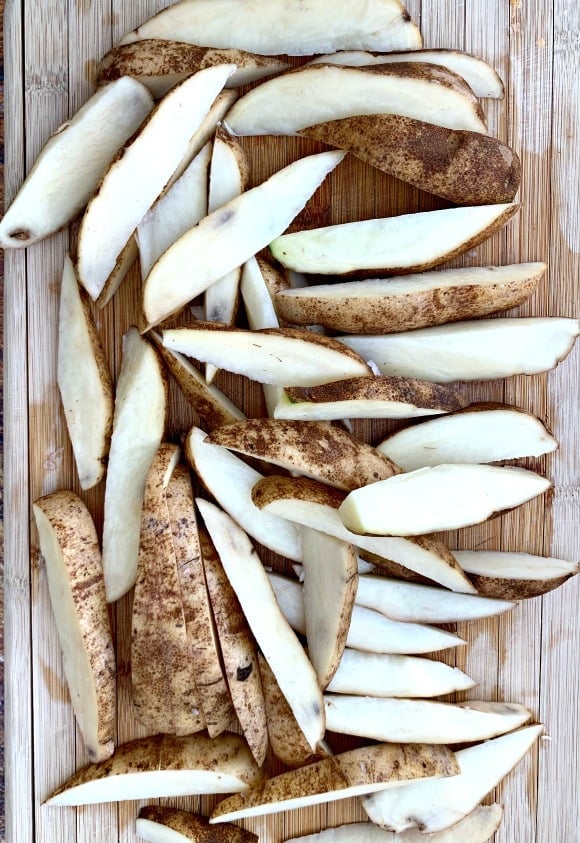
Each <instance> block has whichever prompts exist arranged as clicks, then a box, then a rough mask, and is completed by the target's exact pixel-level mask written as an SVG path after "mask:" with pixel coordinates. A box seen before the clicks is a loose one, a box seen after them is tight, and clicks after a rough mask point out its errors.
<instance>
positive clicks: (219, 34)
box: [121, 0, 422, 55]
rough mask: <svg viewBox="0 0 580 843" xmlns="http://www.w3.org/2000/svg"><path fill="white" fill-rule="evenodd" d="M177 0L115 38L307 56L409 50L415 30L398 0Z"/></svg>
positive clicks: (417, 42)
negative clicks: (178, 0) (241, 2)
mask: <svg viewBox="0 0 580 843" xmlns="http://www.w3.org/2000/svg"><path fill="white" fill-rule="evenodd" d="M239 15H240V7H239V4H238V3H237V2H235V0H182V2H181V3H175V4H174V5H173V6H170V7H169V8H168V9H165V11H163V12H160V13H159V14H158V15H155V17H153V18H151V19H150V20H148V21H146V22H145V23H143V24H141V26H139V27H137V29H135V30H133V31H132V32H129V33H128V34H127V35H125V37H124V38H123V39H122V42H121V43H131V42H132V41H136V40H138V39H143V38H166V39H167V38H174V39H175V40H178V41H187V42H189V43H192V44H207V45H208V46H210V47H221V48H223V47H227V46H229V47H236V48H238V49H242V50H251V51H252V52H255V53H261V54H263V55H276V54H278V53H286V54H288V55H313V54H314V53H324V52H330V51H331V50H338V49H340V48H343V49H353V50H354V49H356V50H359V49H360V50H412V49H417V48H419V47H421V46H422V38H421V33H420V32H419V29H418V28H417V26H415V24H414V23H413V22H412V21H411V19H410V17H409V14H408V13H407V11H406V9H405V8H404V7H403V5H402V4H401V3H400V0H372V2H370V3H369V2H368V0H355V2H346V0H338V2H334V3H333V4H332V6H329V5H328V3H326V2H325V0H315V2H311V3H309V4H308V6H304V4H303V3H301V2H300V0H289V2H288V0H274V2H272V0H252V2H249V3H248V2H246V3H245V5H244V19H243V22H242V23H241V22H240V17H239Z"/></svg>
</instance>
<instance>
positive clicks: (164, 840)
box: [135, 805, 258, 843]
mask: <svg viewBox="0 0 580 843" xmlns="http://www.w3.org/2000/svg"><path fill="white" fill-rule="evenodd" d="M135 832H136V834H137V836H138V837H142V838H143V840H149V841H150V843H187V841H193V843H258V838H257V837H256V835H255V834H252V833H251V832H250V831H245V830H244V829H243V828H238V827H237V826H235V825H229V824H228V823H224V824H223V825H220V826H219V829H216V828H212V826H211V825H210V824H209V822H208V821H207V820H206V818H205V817H200V816H199V815H197V814H191V813H189V811H180V810H178V809H177V808H168V807H167V806H165V805H147V806H146V807H145V808H141V810H140V811H139V816H138V817H137V820H136V822H135Z"/></svg>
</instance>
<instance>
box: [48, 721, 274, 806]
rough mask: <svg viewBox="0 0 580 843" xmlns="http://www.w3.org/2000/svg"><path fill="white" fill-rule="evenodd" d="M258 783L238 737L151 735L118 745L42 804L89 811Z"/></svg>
mask: <svg viewBox="0 0 580 843" xmlns="http://www.w3.org/2000/svg"><path fill="white" fill-rule="evenodd" d="M260 777H261V773H260V769H259V767H258V765H257V764H256V762H255V761H254V759H253V757H252V754H251V752H250V751H249V749H248V747H247V744H246V742H245V740H244V739H243V738H242V737H240V736H239V735H233V734H229V733H226V734H223V735H220V736H219V737H218V738H208V737H206V736H205V735H189V736H187V737H175V736H172V735H155V736H153V737H149V738H141V739H139V740H135V741H130V742H129V743H126V744H123V745H122V746H120V747H118V748H117V751H116V752H115V754H114V755H113V756H112V758H109V759H108V760H107V761H102V762H101V763H100V764H89V765H88V766H87V767H83V768H82V769H81V770H78V771H77V772H76V773H74V774H73V775H72V776H71V777H70V779H68V781H66V782H65V783H64V784H63V785H61V787H59V788H58V789H57V790H55V792H54V793H53V794H52V796H50V797H49V798H48V799H47V800H46V802H45V803H44V804H45V805H93V804H95V803H97V802H123V801H125V800H132V799H159V798H163V797H166V796H186V795H188V794H204V793H209V794H213V793H235V792H237V791H240V790H246V789H247V788H248V787H250V786H251V785H252V784H254V783H256V782H257V781H259V779H260Z"/></svg>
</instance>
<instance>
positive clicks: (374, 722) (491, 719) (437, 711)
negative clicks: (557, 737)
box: [324, 694, 532, 744]
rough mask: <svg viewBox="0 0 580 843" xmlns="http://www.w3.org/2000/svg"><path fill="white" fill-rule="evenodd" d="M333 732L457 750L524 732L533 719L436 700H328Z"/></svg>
mask: <svg viewBox="0 0 580 843" xmlns="http://www.w3.org/2000/svg"><path fill="white" fill-rule="evenodd" d="M324 705H325V708H326V726H327V728H328V730H329V731H331V732H338V733H340V734H344V735H358V736H359V737H363V738H371V739H372V740H377V741H389V742H393V743H429V744H452V743H469V742H471V741H481V740H486V739H488V738H493V737H495V736H496V735H503V734H505V733H506V732H511V731H513V730H514V729H517V728H518V727H519V726H523V725H524V723H526V722H527V721H528V720H530V719H531V716H532V713H531V712H530V711H529V710H528V709H527V708H525V707H524V706H523V705H517V704H515V703H501V702H486V703H480V702H479V701H474V700H470V701H469V702H466V703H459V704H458V705H453V704H452V703H441V702H434V701H432V700H413V699H388V698H381V697H360V696H354V695H348V694H325V695H324Z"/></svg>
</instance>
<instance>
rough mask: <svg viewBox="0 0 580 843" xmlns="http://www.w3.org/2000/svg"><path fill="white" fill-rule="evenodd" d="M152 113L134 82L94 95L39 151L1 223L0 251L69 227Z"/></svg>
mask: <svg viewBox="0 0 580 843" xmlns="http://www.w3.org/2000/svg"><path fill="white" fill-rule="evenodd" d="M152 108H153V99H152V97H151V94H150V93H149V91H148V90H147V89H146V88H144V87H143V85H141V84H140V83H139V82H137V81H136V80H135V79H119V80H117V81H116V82H112V83H111V84H110V85H107V86H106V87H104V88H101V90H100V91H97V93H96V94H94V95H93V96H92V97H91V98H90V99H89V100H88V101H87V102H86V103H85V105H84V106H83V107H82V108H81V109H80V110H79V111H78V112H77V113H76V114H75V115H74V117H72V118H71V119H70V120H69V121H68V122H66V123H64V125H62V126H61V127H60V129H58V130H57V131H56V133H55V134H54V135H53V136H52V137H51V138H50V139H49V140H48V142H47V144H46V145H45V147H44V149H43V150H42V151H41V153H40V155H39V157H38V159H37V161H36V163H35V164H34V166H33V168H32V169H31V171H30V173H29V174H28V176H27V178H26V181H25V182H24V184H23V185H22V187H21V188H20V190H19V191H18V193H17V195H16V197H15V198H14V200H13V202H12V204H11V205H10V207H9V208H8V210H7V212H6V214H5V215H4V218H3V219H2V221H1V222H0V246H2V248H4V249H6V248H10V247H12V248H21V247H24V246H30V245H31V244H32V243H36V242H37V241H39V240H42V239H43V238H44V237H47V236H48V235H49V234H52V233H53V232H55V231H58V230H59V229H60V228H62V227H63V226H65V225H67V224H68V223H69V222H70V221H71V220H72V219H73V217H74V216H75V215H76V214H77V213H78V212H79V211H81V210H82V209H83V207H84V206H85V205H86V204H87V202H88V201H89V199H90V197H91V195H92V193H93V192H94V191H95V189H96V187H97V185H98V183H99V181H100V179H101V178H102V176H103V173H104V172H105V171H106V169H107V167H108V166H109V164H110V163H111V161H112V160H113V158H114V157H115V155H116V153H117V151H118V149H119V147H121V146H122V145H123V144H124V143H125V142H126V141H127V139H128V138H130V137H131V135H132V134H133V133H134V132H135V131H136V130H137V129H138V128H139V126H140V124H141V123H142V122H143V120H144V119H145V118H146V117H147V115H148V114H149V112H150V111H151V109H152Z"/></svg>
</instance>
